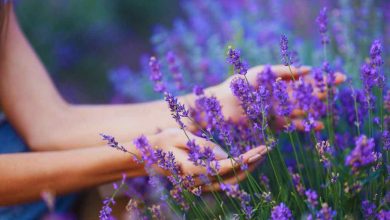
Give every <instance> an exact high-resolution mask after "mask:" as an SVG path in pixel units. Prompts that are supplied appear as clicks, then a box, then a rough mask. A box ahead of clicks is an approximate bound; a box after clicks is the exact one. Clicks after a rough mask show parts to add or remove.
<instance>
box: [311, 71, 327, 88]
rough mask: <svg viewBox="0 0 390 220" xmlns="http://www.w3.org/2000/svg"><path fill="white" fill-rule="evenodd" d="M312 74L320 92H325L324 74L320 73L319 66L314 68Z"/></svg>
mask: <svg viewBox="0 0 390 220" xmlns="http://www.w3.org/2000/svg"><path fill="white" fill-rule="evenodd" d="M313 75H314V82H315V85H316V87H317V88H318V89H319V90H320V92H325V88H326V87H325V86H326V85H325V79H324V76H323V75H322V70H321V69H319V68H314V69H313Z"/></svg>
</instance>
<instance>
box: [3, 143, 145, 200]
mask: <svg viewBox="0 0 390 220" xmlns="http://www.w3.org/2000/svg"><path fill="white" fill-rule="evenodd" d="M0 173H1V176H0V206H1V205H11V204H17V203H21V202H28V201H33V200H36V199H38V198H39V196H40V193H41V192H42V191H43V190H52V191H55V192H56V194H65V193H69V192H73V191H77V190H80V189H83V188H86V187H90V186H95V185H98V184H102V183H105V182H109V181H113V180H117V179H120V178H121V176H122V173H127V176H129V177H132V176H140V175H145V171H144V169H143V167H141V165H137V164H136V163H135V162H134V161H133V160H132V159H131V157H129V156H128V155H125V154H124V153H121V152H118V151H114V150H112V149H109V148H105V147H104V148H103V147H91V148H86V149H75V150H67V151H56V152H35V153H17V154H3V155H0Z"/></svg>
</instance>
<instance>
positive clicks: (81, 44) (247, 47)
mask: <svg viewBox="0 0 390 220" xmlns="http://www.w3.org/2000/svg"><path fill="white" fill-rule="evenodd" d="M324 6H326V7H327V8H328V16H329V23H331V25H329V29H330V30H329V35H330V39H331V44H330V45H329V49H328V50H329V53H328V54H329V55H328V56H329V57H331V59H332V61H334V62H333V63H334V68H336V69H340V70H343V71H345V72H347V74H348V73H349V74H351V76H352V78H355V79H357V78H358V71H359V68H360V63H361V62H363V61H364V59H365V57H366V56H367V55H368V50H369V45H370V44H371V42H372V41H373V40H374V39H380V40H382V41H384V45H385V46H386V43H388V42H386V40H387V41H388V40H389V37H387V36H389V33H390V28H389V23H390V22H389V20H390V19H389V18H390V16H389V10H387V11H386V10H385V9H386V8H389V7H390V5H389V2H388V1H380V0H377V1H375V0H320V1H310V0H297V1H287V0H277V1H266V0H257V1H256V0H237V1H228V0H219V1H211V0H203V1H202V0H192V1H179V0H153V1H143V0H130V1H110V0H102V1H93V0H83V1H77V0H47V1H17V2H16V12H17V15H18V18H19V20H20V23H21V26H22V28H23V30H24V32H25V34H26V35H27V37H28V39H29V40H30V42H31V44H32V45H33V47H34V48H35V50H36V51H37V53H38V54H39V56H40V58H41V59H42V61H43V63H44V64H45V66H46V67H47V69H48V70H49V72H50V73H51V75H52V77H53V79H54V81H55V83H56V85H57V87H58V88H59V90H60V91H61V93H62V94H63V96H64V97H65V98H66V99H67V100H68V101H70V102H73V103H120V102H136V101H144V100H150V99H154V98H156V96H155V95H154V94H153V92H152V87H151V83H149V82H148V79H147V76H146V75H147V73H146V72H147V70H146V69H147V66H146V63H147V58H148V56H150V55H152V54H153V55H157V56H159V57H163V56H165V54H166V53H167V52H168V51H171V50H172V51H174V52H175V53H176V54H178V55H179V56H178V57H179V61H180V62H179V64H181V68H182V69H181V71H182V72H183V74H184V75H185V80H187V82H196V83H199V84H203V85H205V86H208V85H212V84H216V83H218V82H220V81H222V80H223V78H225V77H226V76H227V75H226V74H227V73H228V71H229V70H228V69H227V68H228V67H227V65H224V62H225V57H224V56H225V54H224V50H225V49H226V46H227V45H234V46H236V47H237V48H239V49H242V52H243V57H244V58H246V59H248V61H249V63H250V64H251V65H256V64H265V63H271V64H275V63H280V58H279V54H278V50H279V49H278V47H279V37H280V34H282V33H284V34H286V35H287V36H288V37H289V40H290V45H291V48H292V49H293V50H295V51H296V52H297V54H298V57H299V58H300V63H304V64H309V65H320V61H319V60H321V59H322V57H321V56H322V50H319V52H318V51H317V50H316V49H318V48H320V47H321V44H320V38H321V37H320V34H319V33H318V26H317V24H316V22H315V20H316V17H317V16H318V13H319V11H320V10H321V9H322V8H323V7H324ZM386 21H387V22H386ZM386 49H387V48H385V51H386ZM387 54H388V53H387ZM387 54H386V55H387ZM387 57H388V56H387ZM385 63H386V62H385ZM387 63H389V62H387ZM166 69H167V67H165V70H166ZM166 72H168V71H166ZM191 86H192V85H190V83H189V85H188V87H191ZM186 91H190V89H189V88H187V90H186Z"/></svg>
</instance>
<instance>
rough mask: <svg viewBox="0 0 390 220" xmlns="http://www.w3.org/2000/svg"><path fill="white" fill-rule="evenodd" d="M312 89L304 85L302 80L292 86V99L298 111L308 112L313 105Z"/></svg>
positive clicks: (306, 84) (309, 85)
mask: <svg viewBox="0 0 390 220" xmlns="http://www.w3.org/2000/svg"><path fill="white" fill-rule="evenodd" d="M312 93H313V87H312V86H311V84H308V83H305V82H304V81H303V79H302V78H300V79H299V81H298V82H297V83H296V84H295V85H294V91H293V97H294V98H295V103H296V105H297V107H298V108H299V109H302V110H303V111H306V112H308V111H309V110H310V108H311V105H312V103H313V95H312Z"/></svg>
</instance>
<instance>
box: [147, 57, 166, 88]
mask: <svg viewBox="0 0 390 220" xmlns="http://www.w3.org/2000/svg"><path fill="white" fill-rule="evenodd" d="M149 69H150V79H151V80H152V81H153V82H154V91H156V92H161V93H164V92H165V90H166V87H165V85H164V83H163V82H162V77H163V75H162V73H161V70H160V64H159V62H158V60H157V58H156V57H150V60H149Z"/></svg>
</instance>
